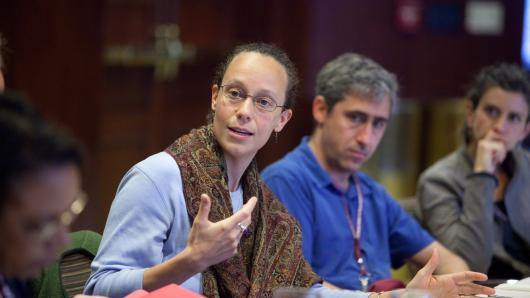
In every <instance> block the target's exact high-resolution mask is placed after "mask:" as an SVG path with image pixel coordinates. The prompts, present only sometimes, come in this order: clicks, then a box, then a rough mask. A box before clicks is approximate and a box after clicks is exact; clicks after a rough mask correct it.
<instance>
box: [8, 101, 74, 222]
mask: <svg viewBox="0 0 530 298" xmlns="http://www.w3.org/2000/svg"><path fill="white" fill-rule="evenodd" d="M0 139H1V140H2V143H1V144H0V169H1V171H0V214H1V212H2V211H3V208H4V207H5V205H6V203H7V202H8V200H10V199H11V191H12V189H11V187H12V184H13V182H14V181H16V180H17V179H18V178H20V177H23V176H26V175H30V174H32V173H35V172H37V171H39V170H40V169H42V168H44V167H46V166H50V165H51V166H57V165H65V164H70V163H71V164H74V165H76V166H78V167H79V169H81V168H82V163H83V162H82V154H81V149H80V147H79V145H78V144H77V142H76V141H75V140H74V139H73V138H72V137H70V136H69V135H68V134H67V133H66V132H64V131H63V130H61V129H59V128H57V127H55V126H53V125H51V124H50V123H47V122H46V121H44V120H43V118H42V117H41V116H40V115H39V114H38V113H37V112H35V110H34V109H33V108H32V107H31V105H30V104H29V103H28V102H27V101H25V100H24V99H22V98H21V97H19V96H15V95H13V94H9V93H6V94H0Z"/></svg>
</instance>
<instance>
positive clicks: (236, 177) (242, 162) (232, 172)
mask: <svg viewBox="0 0 530 298" xmlns="http://www.w3.org/2000/svg"><path fill="white" fill-rule="evenodd" d="M252 159H254V157H252V158H242V157H232V156H229V155H227V154H225V162H226V174H227V176H228V190H229V191H231V192H233V191H236V190H237V187H238V186H239V183H240V182H241V177H242V176H243V173H245V171H246V170H247V168H248V165H249V164H250V163H251V162H252Z"/></svg>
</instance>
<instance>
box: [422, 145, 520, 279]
mask: <svg viewBox="0 0 530 298" xmlns="http://www.w3.org/2000/svg"><path fill="white" fill-rule="evenodd" d="M509 155H511V156H512V157H511V158H513V161H514V162H513V165H514V172H513V176H512V178H511V180H510V182H509V184H508V186H507V188H506V192H505V197H504V203H505V206H506V212H507V216H508V218H509V221H510V224H511V226H512V229H513V230H514V231H515V232H516V233H517V234H518V235H519V236H520V237H521V238H523V240H524V241H525V242H526V244H527V247H529V248H530V153H529V152H528V151H526V150H524V149H523V148H521V147H520V146H517V147H516V148H514V150H512V152H511V153H510V154H509ZM472 167H473V164H472V160H471V158H470V156H469V155H468V154H467V153H466V150H465V148H464V147H462V148H459V149H458V150H457V151H454V152H453V153H451V154H450V155H448V156H446V157H445V158H443V159H442V160H440V161H438V162H437V163H435V164H434V165H433V166H431V167H430V168H429V169H427V170H426V171H425V172H424V173H423V174H422V175H421V177H420V180H419V183H418V190H417V196H418V200H419V205H420V209H421V212H422V217H423V221H424V224H425V225H426V227H427V228H428V229H429V230H430V232H431V233H432V234H433V236H434V237H435V238H437V239H438V240H439V241H440V242H441V243H443V244H444V245H445V246H447V247H448V248H449V249H450V250H452V251H453V252H455V253H456V254H458V255H459V256H461V257H462V258H463V259H464V260H465V261H466V262H467V263H468V265H469V266H470V268H471V269H472V270H475V271H479V272H484V273H486V272H487V271H488V268H489V267H490V264H491V259H492V256H493V255H494V254H495V256H496V257H498V258H500V259H502V260H504V261H505V262H507V263H509V264H511V265H512V267H513V268H514V269H516V270H518V271H520V272H521V273H523V274H524V275H525V276H528V275H530V267H529V266H528V265H526V264H524V263H522V262H519V261H517V260H515V259H514V258H512V257H511V256H510V255H509V254H508V253H507V252H506V251H505V249H504V247H503V246H502V229H501V226H500V223H499V219H498V218H497V216H495V215H494V214H495V213H496V210H495V209H496V207H495V206H494V204H493V199H494V194H495V188H496V178H495V176H493V175H491V174H487V173H472ZM528 253H529V254H530V251H529V252H528Z"/></svg>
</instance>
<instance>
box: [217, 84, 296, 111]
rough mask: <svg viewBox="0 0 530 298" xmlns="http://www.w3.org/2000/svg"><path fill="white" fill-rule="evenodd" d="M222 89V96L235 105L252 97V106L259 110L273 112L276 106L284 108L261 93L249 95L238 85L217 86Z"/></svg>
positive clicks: (284, 107)
mask: <svg viewBox="0 0 530 298" xmlns="http://www.w3.org/2000/svg"><path fill="white" fill-rule="evenodd" d="M219 88H220V89H222V92H223V93H222V94H223V96H224V98H226V99H228V102H229V103H230V104H232V105H237V104H240V103H242V102H243V101H245V100H246V99H247V98H248V97H250V98H251V99H252V102H253V103H254V106H255V107H256V108H257V109H258V111H261V112H274V110H276V108H282V109H286V108H287V107H286V106H280V105H277V104H276V101H275V100H274V99H272V98H271V97H268V96H262V95H258V96H255V95H250V94H248V93H246V91H245V90H244V89H242V88H240V87H236V86H231V85H222V86H219Z"/></svg>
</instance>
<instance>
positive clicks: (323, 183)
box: [300, 136, 371, 196]
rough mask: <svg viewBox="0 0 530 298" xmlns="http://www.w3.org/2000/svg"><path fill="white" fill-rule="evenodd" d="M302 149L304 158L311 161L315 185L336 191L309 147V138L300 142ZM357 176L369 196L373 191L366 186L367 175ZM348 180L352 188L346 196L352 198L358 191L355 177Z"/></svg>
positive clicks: (365, 193) (358, 173)
mask: <svg viewBox="0 0 530 298" xmlns="http://www.w3.org/2000/svg"><path fill="white" fill-rule="evenodd" d="M300 149H301V152H302V154H303V155H304V157H305V158H307V159H308V161H309V163H308V164H307V166H308V170H309V171H311V178H312V179H313V183H315V184H316V185H318V186H319V187H321V188H328V187H330V188H333V189H334V190H336V188H335V186H334V185H333V183H332V181H331V176H330V175H329V173H328V172H327V171H326V170H325V169H324V168H322V166H321V165H320V163H319V162H318V159H317V158H316V156H315V154H314V153H313V151H312V150H311V148H310V147H309V136H305V137H303V138H302V141H301V142H300ZM357 176H358V178H359V182H360V183H361V190H362V192H363V194H364V195H369V194H370V193H371V191H370V188H369V187H368V186H367V184H366V178H367V177H366V175H365V174H363V173H361V172H357ZM348 179H349V181H350V184H349V185H350V187H349V188H348V190H347V191H346V195H347V196H350V195H351V194H352V192H353V193H355V192H356V191H355V183H354V180H353V177H352V176H350V177H349V178H348Z"/></svg>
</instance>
